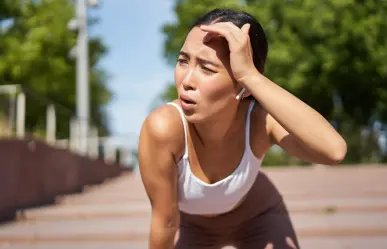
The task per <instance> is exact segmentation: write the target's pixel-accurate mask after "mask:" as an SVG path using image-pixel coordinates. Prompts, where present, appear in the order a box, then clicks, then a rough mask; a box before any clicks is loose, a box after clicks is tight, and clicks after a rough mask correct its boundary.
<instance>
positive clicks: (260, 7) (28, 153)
mask: <svg viewBox="0 0 387 249" xmlns="http://www.w3.org/2000/svg"><path fill="white" fill-rule="evenodd" d="M216 7H231V8H235V9H240V10H245V11H248V12H249V13H251V14H253V15H254V16H255V17H256V18H257V19H258V20H259V22H260V23H261V24H262V26H263V28H264V30H265V32H266V34H267V36H268V40H269V55H268V59H267V63H266V69H265V75H266V76H267V77H269V78H270V79H272V80H273V81H274V82H276V83H277V84H279V85H280V86H282V87H283V88H285V89H286V90H288V91H290V92H291V93H293V94H295V95H296V96H297V97H299V98H300V99H302V100H303V101H305V102H306V103H307V104H309V105H310V106H312V107H313V108H315V109H316V110H317V111H319V112H320V113H321V114H322V115H323V116H324V117H325V118H327V119H328V120H329V121H330V122H331V124H332V125H333V126H334V127H335V128H336V129H337V130H338V131H339V132H340V134H342V136H343V137H344V138H345V140H346V142H347V145H348V153H347V156H346V158H345V159H344V160H343V161H342V162H341V163H340V165H338V166H334V167H330V166H328V165H311V164H309V163H305V162H303V161H299V160H297V159H294V158H292V157H291V156H289V155H288V154H287V153H285V152H283V151H282V150H281V149H280V148H278V147H273V148H272V150H270V151H269V152H268V154H267V155H266V157H265V160H264V162H263V165H264V168H263V171H265V172H267V174H268V176H269V177H270V178H271V179H272V180H273V181H274V182H275V184H277V186H278V188H279V190H280V191H281V192H282V193H283V195H284V197H285V199H286V201H287V203H288V208H289V211H290V213H291V218H292V220H293V222H294V225H295V228H296V231H297V233H298V234H299V237H300V242H301V245H302V246H303V248H333V249H334V248H340V249H341V248H387V181H386V179H387V167H385V165H386V163H387V64H386V58H387V36H386V35H385V33H386V31H387V2H386V1H376V0H368V1H354V0H334V1H333V0H308V1H301V0H292V1H284V0H271V1H264V0H251V1H250V0H245V1H242V0H222V1H215V0H202V1H194V0H109V1H108V0H76V1H71V0H0V221H1V223H0V248H2V247H4V248H5V247H7V248H74V247H76V248H106V247H108V248H140V249H141V248H147V247H146V246H147V236H148V235H147V233H148V230H149V208H150V207H149V203H148V201H147V198H146V195H145V193H144V190H143V188H142V183H141V179H140V177H139V175H138V171H137V168H138V165H137V164H138V163H137V143H138V136H139V132H140V128H141V125H142V122H143V120H144V119H145V117H146V116H147V115H148V114H149V113H150V112H151V111H152V110H153V109H155V108H157V107H158V106H161V105H163V104H165V103H166V102H168V101H170V100H173V99H175V98H176V97H177V94H176V90H175V88H174V82H173V69H174V65H175V63H176V59H177V54H178V52H179V50H180V48H181V46H182V44H183V42H184V39H185V37H186V35H187V33H188V32H189V27H190V25H191V24H192V23H193V22H194V21H195V20H196V19H197V18H198V17H199V16H200V15H202V14H204V13H205V12H207V11H209V10H211V9H213V8H216Z"/></svg>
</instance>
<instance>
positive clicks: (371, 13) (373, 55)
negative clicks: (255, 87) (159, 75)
mask: <svg viewBox="0 0 387 249" xmlns="http://www.w3.org/2000/svg"><path fill="white" fill-rule="evenodd" d="M217 7H231V8H235V9H239V10H245V11H247V12H249V13H251V14H253V15H254V16H255V17H256V18H257V19H258V21H259V22H260V23H261V24H262V26H263V28H264V30H265V32H266V34H267V37H268V41H269V54H268V59H267V64H266V69H265V75H266V76H267V77H269V78H270V79H271V80H273V81H274V82H276V83H277V84H278V85H280V86H281V87H283V88H285V89H287V90H288V91H290V92H291V93H293V94H295V95H296V96H298V97H299V98H300V99H302V100H303V101H305V102H306V103H307V104H309V105H311V106H312V107H313V108H315V109H316V110H317V111H319V112H320V113H321V114H322V115H323V116H324V117H326V118H327V119H328V120H337V121H341V120H344V118H343V116H345V117H346V119H345V120H347V121H348V122H350V123H351V124H353V125H354V126H356V127H361V126H367V125H368V124H369V122H370V121H372V120H374V119H377V120H380V121H382V122H387V83H386V82H387V65H386V63H385V58H387V37H386V36H385V32H386V30H387V2H386V1H376V0H369V1H360V2H359V1H354V0H331V1H322V0H310V1H303V0H292V1H285V0H270V1H265V0H245V1H238V0H229V1H222V4H219V1H215V0H204V1H200V3H199V2H198V1H193V0H180V1H176V4H175V13H176V22H174V23H167V24H165V25H164V26H163V28H162V31H163V33H164V34H165V37H166V39H165V44H164V55H165V57H166V58H167V59H168V61H169V63H170V64H171V65H174V64H175V62H176V58H177V54H178V52H179V50H180V48H181V46H182V44H183V42H184V39H185V37H186V35H187V34H188V32H189V28H190V26H191V24H192V23H193V22H194V21H195V20H196V19H197V18H198V17H199V16H200V15H202V14H204V13H205V12H207V11H210V10H212V9H214V8H217ZM175 96H176V94H175V93H174V92H173V87H171V86H168V87H167V89H166V90H165V92H164V93H162V95H161V98H163V99H164V100H165V101H169V100H171V98H174V97H175ZM339 125H342V127H341V126H339V130H340V131H342V130H343V129H345V125H344V122H343V124H341V123H339ZM349 153H350V152H349Z"/></svg>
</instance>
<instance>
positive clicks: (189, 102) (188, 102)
mask: <svg viewBox="0 0 387 249" xmlns="http://www.w3.org/2000/svg"><path fill="white" fill-rule="evenodd" d="M181 101H183V102H184V103H185V104H187V105H194V104H195V102H193V101H191V100H187V99H181Z"/></svg>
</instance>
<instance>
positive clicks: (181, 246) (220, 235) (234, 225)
mask: <svg viewBox="0 0 387 249" xmlns="http://www.w3.org/2000/svg"><path fill="white" fill-rule="evenodd" d="M228 245H230V246H234V247H235V248H237V249H261V248H262V249H264V248H274V249H276V248H278V249H293V248H299V245H298V241H297V238H296V234H295V232H294V229H293V225H292V223H291V220H290V218H289V214H288V211H287V209H286V207H285V204H284V202H283V199H282V196H281V195H280V193H279V192H278V190H277V189H276V188H275V186H274V185H273V184H272V182H271V181H270V180H269V179H268V177H267V176H266V175H265V174H264V173H263V172H260V173H259V174H258V176H257V179H256V181H255V183H254V185H253V187H252V188H251V190H250V191H249V193H248V194H247V195H246V198H245V200H244V201H243V203H242V204H241V205H240V206H239V207H237V208H236V209H234V210H232V211H231V212H228V213H225V214H221V215H218V216H215V217H205V216H200V215H190V214H186V213H182V212H181V213H180V230H179V238H178V240H177V242H176V246H175V248H176V249H221V248H223V247H224V246H228Z"/></svg>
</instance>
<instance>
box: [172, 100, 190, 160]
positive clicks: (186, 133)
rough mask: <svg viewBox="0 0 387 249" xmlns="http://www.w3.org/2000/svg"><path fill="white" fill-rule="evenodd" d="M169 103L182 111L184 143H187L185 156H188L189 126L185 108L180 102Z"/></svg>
mask: <svg viewBox="0 0 387 249" xmlns="http://www.w3.org/2000/svg"><path fill="white" fill-rule="evenodd" d="M167 104H168V105H172V106H174V107H176V109H177V110H178V111H179V113H180V117H181V121H182V122H183V128H184V143H185V145H184V146H185V149H184V155H183V158H188V127H187V122H186V120H185V117H184V113H183V110H182V109H181V107H180V106H179V105H178V104H176V103H174V102H168V103H167Z"/></svg>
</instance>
